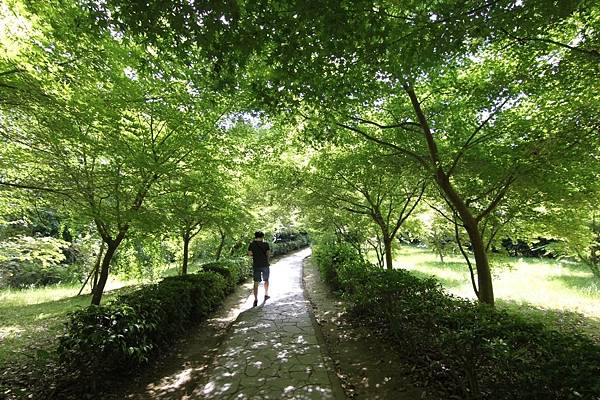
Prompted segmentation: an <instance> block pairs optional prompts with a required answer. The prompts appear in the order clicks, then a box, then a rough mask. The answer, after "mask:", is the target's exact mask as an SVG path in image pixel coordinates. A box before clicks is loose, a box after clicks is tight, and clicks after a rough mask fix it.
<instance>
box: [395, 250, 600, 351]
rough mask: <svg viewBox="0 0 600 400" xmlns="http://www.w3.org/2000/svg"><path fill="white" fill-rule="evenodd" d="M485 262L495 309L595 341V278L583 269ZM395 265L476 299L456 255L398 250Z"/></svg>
mask: <svg viewBox="0 0 600 400" xmlns="http://www.w3.org/2000/svg"><path fill="white" fill-rule="evenodd" d="M490 263H491V265H492V275H493V280H494V294H495V297H496V301H497V305H498V307H502V308H506V309H509V310H511V311H515V312H518V313H520V314H522V315H524V316H525V317H527V318H528V319H530V320H535V321H540V322H544V323H546V324H549V325H551V326H553V327H556V328H559V329H562V330H569V331H579V332H583V333H586V334H588V335H591V336H593V337H594V338H595V339H596V340H597V341H600V280H598V279H595V278H594V277H593V275H592V273H591V272H590V271H589V270H588V269H587V268H586V267H585V266H582V265H580V264H577V263H572V262H566V261H556V260H549V259H537V258H512V257H506V256H497V255H492V256H491V259H490ZM394 266H395V267H396V268H405V269H408V270H411V271H413V272H414V273H416V274H419V275H427V276H430V275H434V276H435V277H436V278H437V279H438V280H439V281H440V282H441V283H442V285H443V286H444V287H445V288H446V289H447V290H448V292H450V293H452V294H455V295H457V296H461V297H468V298H475V294H474V292H473V287H472V285H471V279H470V277H469V270H468V268H467V265H466V263H465V261H464V259H463V258H462V256H460V255H458V256H448V257H445V258H444V263H442V262H440V259H439V257H438V256H437V255H435V254H434V253H432V252H431V251H429V250H427V249H423V248H417V247H412V246H402V247H401V248H400V250H399V251H398V252H397V254H396V257H395V258H394Z"/></svg>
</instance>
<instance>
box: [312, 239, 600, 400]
mask: <svg viewBox="0 0 600 400" xmlns="http://www.w3.org/2000/svg"><path fill="white" fill-rule="evenodd" d="M314 259H315V260H316V262H317V264H318V265H319V268H320V270H321V273H322V275H323V276H324V277H325V280H326V281H327V282H328V283H329V284H330V285H331V286H332V287H333V288H334V289H336V290H338V291H339V292H340V293H342V297H343V298H344V299H345V301H347V302H348V303H349V304H351V307H350V310H349V311H350V312H349V314H350V316H351V318H352V319H354V320H355V321H357V322H360V323H362V324H364V325H365V326H368V327H369V328H370V329H371V330H372V331H373V332H376V333H378V335H380V336H381V337H382V338H383V339H384V340H387V341H388V342H389V343H390V344H391V345H392V346H393V347H394V350H395V352H397V353H398V355H399V356H400V357H402V358H404V359H405V360H406V362H407V363H409V364H410V365H412V368H411V369H412V370H413V372H414V375H415V376H420V379H419V381H420V382H422V383H423V384H424V385H426V386H429V387H430V389H431V387H435V388H436V390H439V391H440V392H442V393H445V395H444V396H443V397H442V398H448V399H452V398H462V399H490V400H504V399H506V400H509V399H510V400H517V399H523V400H538V399H539V400H547V399H574V400H575V399H588V400H598V399H600V346H598V345H596V344H594V343H593V341H592V340H591V339H589V338H587V337H583V336H581V335H576V334H572V333H569V334H565V333H562V332H557V331H553V330H550V329H548V328H547V327H546V326H544V325H542V324H539V323H533V322H528V321H525V320H524V319H522V318H521V317H519V316H518V315H514V314H510V313H508V312H504V311H501V310H495V309H493V308H490V307H488V306H485V305H480V304H477V303H473V302H470V301H468V300H465V299H460V298H457V297H453V296H451V295H449V294H447V293H446V292H444V290H443V289H442V288H441V286H440V285H439V283H438V282H437V281H435V280H434V279H419V278H417V277H415V276H413V275H411V274H410V273H409V272H407V271H404V270H393V271H387V270H382V269H379V268H376V267H374V266H372V265H370V264H369V263H367V262H365V261H364V260H362V259H361V258H360V256H358V255H357V254H356V253H355V251H354V250H353V249H352V248H351V247H349V246H345V245H340V244H333V243H332V244H327V243H323V244H320V245H319V246H318V247H317V248H316V249H315V251H314Z"/></svg>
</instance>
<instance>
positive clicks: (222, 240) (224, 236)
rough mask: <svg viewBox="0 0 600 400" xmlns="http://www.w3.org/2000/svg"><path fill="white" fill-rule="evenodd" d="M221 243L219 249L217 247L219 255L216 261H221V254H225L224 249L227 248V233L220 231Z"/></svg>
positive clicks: (216, 256) (217, 254) (216, 255)
mask: <svg viewBox="0 0 600 400" xmlns="http://www.w3.org/2000/svg"><path fill="white" fill-rule="evenodd" d="M219 235H220V241H219V247H217V253H216V254H215V261H219V260H220V259H221V253H222V252H223V247H224V246H225V238H226V237H227V236H226V235H225V232H223V231H222V230H220V229H219Z"/></svg>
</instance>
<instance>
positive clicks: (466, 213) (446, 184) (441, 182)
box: [405, 84, 494, 306]
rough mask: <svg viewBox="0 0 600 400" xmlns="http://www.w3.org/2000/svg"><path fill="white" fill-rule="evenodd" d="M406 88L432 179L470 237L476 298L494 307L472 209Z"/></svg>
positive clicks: (413, 96)
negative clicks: (456, 187) (444, 166)
mask: <svg viewBox="0 0 600 400" xmlns="http://www.w3.org/2000/svg"><path fill="white" fill-rule="evenodd" d="M405 90H406V93H407V94H408V97H409V98H410V101H411V103H412V106H413V109H414V110H415V114H416V115H417V119H418V121H419V125H420V126H421V128H422V130H423V135H424V137H425V140H426V142H427V150H428V152H429V156H430V163H431V166H432V167H433V172H434V177H435V181H436V183H437V184H438V186H439V187H440V189H442V191H443V192H444V194H445V195H446V198H447V200H448V201H449V202H450V204H452V206H453V207H454V208H455V209H456V211H457V212H458V214H459V215H460V218H461V219H462V221H463V224H464V226H465V229H466V230H467V233H468V235H469V239H470V240H471V246H473V253H474V254H475V265H476V268H477V281H478V283H479V301H480V302H482V303H486V304H489V305H492V306H493V305H494V290H493V286H492V274H491V273H490V265H489V261H488V257H487V253H486V251H485V244H484V243H483V239H482V238H481V234H480V232H479V226H478V224H479V221H477V219H476V218H475V217H474V216H473V214H472V213H471V210H469V208H468V207H467V206H466V204H465V202H464V200H463V198H462V197H461V196H460V194H458V193H457V192H456V191H455V190H454V188H453V187H452V184H451V183H450V178H449V176H448V175H447V174H446V173H445V172H444V170H443V169H442V164H441V162H440V158H439V154H438V149H437V144H436V143H435V139H434V137H433V133H432V131H431V129H430V128H429V123H428V122H427V117H426V116H425V114H424V113H423V110H422V109H421V104H420V103H419V99H418V98H417V95H416V93H415V91H414V89H413V88H412V87H411V86H410V85H408V84H407V85H405Z"/></svg>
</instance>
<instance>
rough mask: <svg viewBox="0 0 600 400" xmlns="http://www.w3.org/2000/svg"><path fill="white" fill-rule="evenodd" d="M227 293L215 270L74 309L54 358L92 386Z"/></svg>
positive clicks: (168, 338) (139, 361) (137, 360)
mask: <svg viewBox="0 0 600 400" xmlns="http://www.w3.org/2000/svg"><path fill="white" fill-rule="evenodd" d="M229 291H230V285H229V282H228V281H227V280H226V279H225V278H224V277H223V276H222V275H221V274H218V273H215V272H211V271H200V272H198V273H196V274H190V275H185V276H175V277H169V278H165V279H163V280H162V281H161V282H159V283H157V284H152V285H145V286H143V287H141V288H140V289H138V290H136V291H134V292H131V293H127V294H123V295H121V296H118V297H117V298H116V299H114V300H112V301H110V302H109V303H107V304H106V305H102V306H89V307H86V308H84V309H81V310H78V311H75V312H73V313H71V315H70V319H69V321H68V322H67V329H66V330H67V332H66V334H65V335H64V336H63V337H61V338H60V341H59V346H58V350H57V351H58V356H59V360H60V361H61V362H62V365H63V366H65V367H66V369H67V371H70V372H71V373H73V374H74V375H76V376H77V377H78V378H83V380H84V381H87V382H89V383H90V384H91V385H93V386H95V384H96V383H97V382H100V381H102V380H103V378H104V377H106V376H110V375H112V376H115V375H116V374H119V373H124V372H127V371H131V370H133V369H135V368H137V367H139V366H141V365H143V364H146V363H147V362H148V360H149V359H151V358H152V357H153V356H155V355H156V354H157V353H158V352H159V351H160V350H162V349H164V348H165V347H166V346H167V345H169V344H171V343H172V342H173V341H174V340H175V339H176V338H177V336H178V335H180V334H181V333H182V332H184V331H185V329H186V328H188V327H190V326H191V325H193V324H195V323H198V322H199V321H201V320H203V319H205V318H206V317H207V316H208V315H209V314H210V313H211V312H212V311H213V310H215V309H216V308H217V307H218V306H219V305H220V304H221V303H222V301H223V299H224V298H225V296H226V295H227V293H229Z"/></svg>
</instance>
